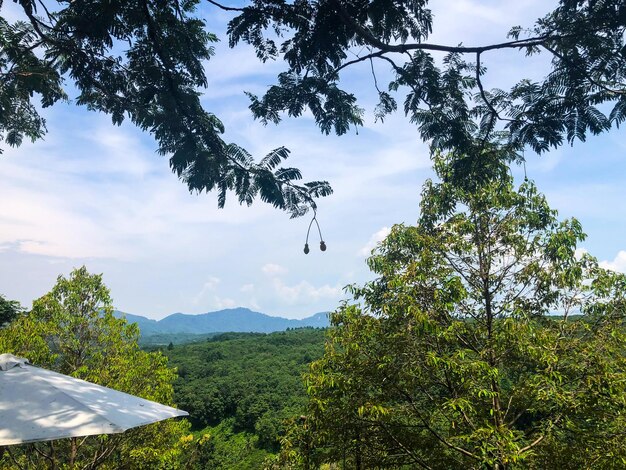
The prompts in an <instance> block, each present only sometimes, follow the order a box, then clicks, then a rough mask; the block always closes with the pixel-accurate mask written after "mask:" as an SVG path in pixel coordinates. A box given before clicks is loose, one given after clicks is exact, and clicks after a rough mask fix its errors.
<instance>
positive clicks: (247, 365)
mask: <svg viewBox="0 0 626 470" xmlns="http://www.w3.org/2000/svg"><path fill="white" fill-rule="evenodd" d="M323 344H324V331H323V330H319V329H312V328H303V329H297V330H293V331H286V332H277V333H272V334H268V335H266V334H260V333H225V334H222V335H218V336H215V337H214V338H211V339H209V340H208V341H204V342H202V343H194V344H184V345H177V346H175V347H174V348H173V349H169V348H168V349H167V351H166V354H167V356H168V357H169V360H170V363H171V364H172V365H174V366H176V367H177V368H178V373H179V376H180V377H179V379H178V380H176V382H175V383H174V392H175V395H174V396H175V399H176V402H177V403H178V404H179V405H180V407H181V408H183V409H184V410H186V411H188V412H189V415H190V416H189V418H190V420H191V422H192V424H193V426H194V428H195V429H202V428H204V427H206V426H211V427H215V426H217V431H213V430H210V431H209V432H211V434H213V435H215V436H216V440H217V441H219V440H220V439H221V437H220V436H219V435H217V434H221V435H226V434H228V433H227V432H226V431H225V429H227V428H228V429H230V430H231V432H233V433H239V432H245V433H248V434H250V435H252V436H254V441H255V446H256V447H257V448H260V449H265V450H266V451H268V452H276V451H277V449H278V446H279V439H280V436H281V435H283V434H284V430H285V427H284V420H286V419H288V418H290V417H292V416H293V415H298V414H301V413H302V412H303V411H304V408H305V404H306V390H305V388H304V386H303V384H302V380H301V377H302V374H303V373H304V372H305V371H306V368H307V366H308V364H309V363H310V362H311V361H313V360H315V359H318V358H319V357H320V356H321V355H322V350H323ZM224 423H225V424H224ZM216 433H217V434H216ZM222 437H223V436H222ZM223 440H228V439H223ZM236 446H237V443H236V442H235V443H234V444H233V445H232V446H231V451H232V452H231V454H232V455H235V454H237V453H238V452H241V450H237V449H236V448H235V447H236ZM221 447H226V444H225V445H223V446H221ZM218 451H219V449H218ZM231 457H232V456H231ZM222 460H224V462H225V461H226V460H228V458H227V457H226V456H224V457H223V458H222ZM231 460H232V459H231ZM234 461H237V459H236V458H235V459H234ZM222 465H223V467H219V468H228V465H227V464H225V463H223V464H222Z"/></svg>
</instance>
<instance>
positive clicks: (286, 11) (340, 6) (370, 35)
mask: <svg viewBox="0 0 626 470" xmlns="http://www.w3.org/2000/svg"><path fill="white" fill-rule="evenodd" d="M209 2H210V3H213V4H215V5H217V6H218V7H220V8H222V9H224V10H229V11H235V12H237V16H235V17H234V18H233V19H232V20H231V21H230V23H229V33H230V42H231V45H235V44H237V43H238V42H240V41H244V42H247V43H249V44H251V45H253V46H254V47H255V48H256V51H257V55H258V56H259V58H260V59H262V60H268V59H272V58H276V57H279V56H280V57H282V58H283V59H284V60H285V61H286V63H287V66H286V70H285V71H284V72H282V73H281V74H280V75H279V76H278V81H277V84H275V85H273V86H271V87H270V88H269V89H268V91H267V93H266V94H265V95H264V96H263V97H260V98H259V97H257V96H254V95H250V98H251V106H250V108H251V110H252V112H253V113H254V115H255V116H256V117H257V118H259V119H261V120H262V121H263V122H266V123H267V122H275V123H277V122H279V121H280V120H281V115H282V114H283V113H285V114H288V115H289V116H299V115H301V114H302V113H303V112H304V110H305V109H308V110H309V111H310V112H311V113H312V114H313V115H314V117H315V120H316V122H317V124H318V125H319V127H320V129H321V130H322V132H324V133H327V134H328V133H330V132H332V131H335V132H336V133H337V134H343V133H345V132H346V131H347V130H348V129H349V128H350V127H352V126H358V125H360V124H361V123H362V117H363V109H361V108H360V107H359V106H358V104H357V102H356V98H355V96H354V95H353V94H352V93H350V92H349V91H347V90H344V89H341V88H339V85H340V75H341V72H343V71H345V70H346V69H348V68H351V67H352V68H353V67H354V66H356V65H357V64H359V63H361V62H369V63H370V65H371V67H370V68H371V73H372V75H373V88H375V90H376V92H377V94H378V97H379V104H378V106H377V107H376V109H375V114H376V117H377V118H378V119H381V120H382V119H384V117H385V116H386V115H387V114H389V113H391V112H394V111H396V109H397V108H398V102H401V103H402V104H403V110H404V112H405V114H406V115H407V117H408V119H410V121H411V122H412V123H414V124H416V125H417V127H418V129H419V132H420V135H421V137H422V138H423V139H424V140H426V141H431V142H432V145H433V148H434V149H435V150H446V151H456V149H463V155H464V156H466V157H467V156H469V157H470V158H471V159H478V158H479V156H480V154H481V150H482V149H484V148H485V147H486V146H487V145H488V144H490V143H493V142H498V143H499V144H500V146H501V147H502V149H503V151H502V152H501V156H502V158H504V159H506V160H508V161H511V160H516V159H520V158H521V157H520V156H519V151H520V150H521V149H523V148H524V147H526V146H529V147H531V148H532V149H533V150H535V151H536V152H544V151H547V150H548V149H549V148H550V147H557V146H559V145H561V144H562V143H563V142H565V141H567V142H570V143H571V142H573V141H574V140H576V139H579V140H585V137H586V135H587V134H589V133H592V134H598V133H600V132H603V131H606V130H608V129H610V128H611V126H612V125H619V124H620V123H621V122H623V121H624V119H625V118H626V43H625V40H624V32H625V28H626V6H625V5H624V3H623V2H622V1H620V0H609V1H602V2H596V1H579V0H560V1H559V2H558V6H557V7H556V8H555V9H554V10H553V11H552V12H551V13H549V14H548V15H546V16H545V17H544V18H541V19H539V20H537V22H536V23H535V25H534V26H533V27H531V28H528V29H525V28H522V27H521V26H515V27H513V28H512V29H511V31H510V33H509V38H508V39H506V40H504V39H503V41H502V42H500V43H495V44H485V45H482V46H477V47H467V46H463V45H448V44H433V43H429V42H428V37H429V35H430V33H431V32H432V29H433V26H434V23H433V17H432V14H431V10H430V9H429V8H428V0H420V1H410V0H406V1H405V0H400V1H395V0H394V1H391V0H372V1H370V0H323V1H309V0H299V1H296V2H293V3H289V2H276V1H273V0H252V1H251V2H249V4H248V5H247V6H245V7H243V8H229V7H226V6H224V5H221V4H220V3H219V2H216V1H214V0H209ZM278 41H282V42H280V43H278ZM495 50H500V51H503V50H504V51H510V53H518V52H519V51H521V52H524V53H526V55H532V54H538V53H540V52H544V53H548V54H549V55H550V57H551V58H552V64H551V70H550V71H549V73H548V75H547V76H546V78H545V79H544V80H543V81H539V82H532V81H530V80H527V79H522V80H520V81H519V82H518V83H517V84H516V85H514V86H513V87H512V88H511V89H510V90H509V91H506V90H503V89H498V88H495V89H493V90H487V89H485V87H484V86H483V77H484V75H485V74H486V69H485V67H484V66H483V59H484V57H485V56H486V55H488V54H489V53H490V52H492V51H495ZM443 54H445V56H443V60H442V61H440V60H439V59H440V58H442V55H443ZM375 63H382V64H383V67H384V71H381V68H378V72H377V70H376V68H375V66H374V64H375ZM439 63H440V65H439ZM522 73H523V72H522ZM388 77H389V79H388V80H387V78H388ZM384 82H387V86H386V87H384V86H383V83H384ZM604 110H608V111H609V112H608V113H606V114H605V113H604V112H603V111H604ZM472 149H474V150H473V151H472ZM466 163H467V162H466Z"/></svg>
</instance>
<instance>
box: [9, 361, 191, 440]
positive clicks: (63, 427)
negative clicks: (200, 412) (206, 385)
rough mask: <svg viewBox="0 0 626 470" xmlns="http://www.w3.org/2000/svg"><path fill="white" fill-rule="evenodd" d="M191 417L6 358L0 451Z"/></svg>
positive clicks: (150, 402) (162, 406) (172, 409)
mask: <svg viewBox="0 0 626 470" xmlns="http://www.w3.org/2000/svg"><path fill="white" fill-rule="evenodd" d="M11 363H13V366H12V367H9V366H8V365H7V364H11ZM3 367H7V368H8V370H3ZM187 414H188V413H187V412H185V411H182V410H178V409H176V408H172V407H169V406H165V405H161V404H159V403H156V402H153V401H150V400H145V399H143V398H139V397H136V396H134V395H129V394H127V393H123V392H119V391H117V390H113V389H111V388H107V387H102V386H100V385H96V384H93V383H91V382H86V381H84V380H80V379H76V378H74V377H70V376H68V375H63V374H59V373H57V372H53V371H51V370H47V369H41V368H39V367H34V366H32V365H30V364H28V363H27V361H25V360H24V359H21V358H17V357H15V356H12V355H10V354H2V355H0V446H5V445H12V444H23V443H27V442H35V441H47V440H52V439H61V438H65V437H78V436H91V435H94V434H111V433H119V432H124V431H126V430H127V429H130V428H134V427H136V426H142V425H144V424H149V423H154V422H157V421H161V420H164V419H168V418H173V417H176V416H186V415H187Z"/></svg>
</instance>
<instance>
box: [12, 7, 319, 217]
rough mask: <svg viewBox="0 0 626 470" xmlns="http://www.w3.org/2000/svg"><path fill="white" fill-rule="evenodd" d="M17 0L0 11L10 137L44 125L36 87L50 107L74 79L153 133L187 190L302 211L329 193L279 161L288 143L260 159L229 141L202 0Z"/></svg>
mask: <svg viewBox="0 0 626 470" xmlns="http://www.w3.org/2000/svg"><path fill="white" fill-rule="evenodd" d="M17 3H19V5H20V6H21V8H22V10H23V12H24V15H25V20H26V21H17V22H14V23H10V22H9V21H7V20H6V19H5V18H2V17H0V77H1V78H2V80H1V81H0V139H1V140H3V141H4V142H5V143H6V144H8V145H11V146H17V145H20V144H21V143H22V141H23V139H24V138H25V137H26V138H29V139H31V140H35V139H38V138H41V137H42V136H43V135H44V133H45V132H46V123H45V120H44V119H43V117H42V116H41V115H40V113H39V111H38V109H37V106H36V104H35V102H34V98H35V96H39V97H40V103H41V106H42V107H48V106H51V105H53V104H54V103H56V102H58V101H60V100H67V99H68V92H67V91H66V89H67V88H69V87H74V88H75V89H76V90H77V96H76V97H75V102H76V103H77V104H78V105H82V106H86V107H87V108H88V109H90V110H94V111H100V112H104V113H106V114H108V115H110V116H111V119H112V121H113V123H114V124H120V123H121V122H122V121H123V120H124V119H130V121H132V122H133V123H134V124H135V125H137V126H138V127H139V128H140V129H142V130H144V131H147V132H150V133H151V134H152V135H153V136H154V137H155V139H156V140H157V142H158V145H159V153H161V154H162V155H167V156H169V157H170V167H171V169H172V171H173V172H174V173H176V175H178V177H179V178H180V179H182V180H183V181H184V182H185V183H186V184H187V186H188V187H189V190H190V191H192V192H194V191H195V192H203V191H206V192H208V191H212V190H215V191H217V193H218V205H219V206H220V207H223V206H224V204H225V198H226V193H227V192H228V191H234V192H235V194H236V195H237V197H238V199H239V202H240V203H242V204H243V203H245V204H248V205H250V204H251V203H252V201H253V200H254V198H255V197H257V196H258V197H260V198H261V199H262V200H263V201H265V202H268V203H270V204H272V205H274V206H275V207H278V208H281V209H285V210H287V211H289V212H290V213H291V214H292V216H298V215H302V214H303V213H304V212H306V211H307V209H308V208H309V207H315V202H314V198H317V197H323V196H326V195H328V194H330V193H331V189H330V187H329V186H328V184H327V183H326V182H324V181H313V182H309V183H304V184H299V183H298V180H300V179H301V178H302V175H301V174H300V172H299V171H298V170H296V169H293V168H284V167H281V166H280V165H281V163H282V162H283V160H284V159H286V158H287V157H288V155H289V151H288V150H287V149H285V148H282V147H281V148H278V149H275V150H273V151H272V152H270V153H269V154H268V155H267V156H266V157H265V158H263V159H262V160H260V161H259V162H255V161H254V160H253V159H252V157H251V155H250V154H248V153H247V152H246V151H245V150H244V149H243V148H241V147H239V146H238V145H236V144H233V143H227V142H225V141H224V140H223V138H222V134H223V133H224V131H225V129H224V125H223V124H222V122H221V121H220V120H219V118H218V117H217V116H215V115H214V114H213V113H211V112H209V111H206V110H205V109H204V108H203V107H202V105H201V103H200V91H199V90H201V89H202V88H206V87H207V86H208V81H207V77H206V72H205V62H206V61H207V60H209V59H210V57H211V56H212V55H213V52H214V51H213V46H212V43H214V42H215V41H216V40H217V38H216V36H215V35H214V34H212V33H210V32H208V31H206V30H205V24H204V21H203V20H202V19H200V18H199V17H198V16H197V14H196V8H197V5H198V1H197V0H183V1H178V0H176V1H169V0H133V1H113V2H104V3H103V2H96V1H80V2H67V1H64V0H58V1H37V0H24V1H20V2H17ZM1 5H2V2H0V6H1ZM68 82H69V86H68V85H67V83H68Z"/></svg>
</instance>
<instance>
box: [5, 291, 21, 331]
mask: <svg viewBox="0 0 626 470" xmlns="http://www.w3.org/2000/svg"><path fill="white" fill-rule="evenodd" d="M23 311H24V309H23V308H22V306H21V305H20V303H19V302H18V301H17V300H7V299H6V298H5V297H4V296H3V295H1V294H0V328H1V327H3V326H5V325H6V324H7V323H10V322H11V321H13V320H15V319H16V318H17V317H18V316H19V315H20V314H21V313H22V312H23Z"/></svg>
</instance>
